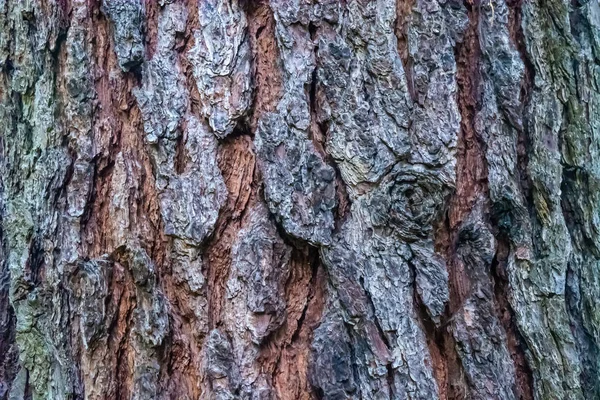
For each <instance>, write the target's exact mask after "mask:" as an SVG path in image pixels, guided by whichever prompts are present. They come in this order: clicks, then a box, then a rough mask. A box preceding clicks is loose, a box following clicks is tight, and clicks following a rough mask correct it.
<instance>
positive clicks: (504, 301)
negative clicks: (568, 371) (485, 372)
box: [491, 236, 533, 400]
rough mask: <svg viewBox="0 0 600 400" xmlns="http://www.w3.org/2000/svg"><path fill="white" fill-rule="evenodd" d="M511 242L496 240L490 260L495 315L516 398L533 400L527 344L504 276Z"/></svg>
mask: <svg viewBox="0 0 600 400" xmlns="http://www.w3.org/2000/svg"><path fill="white" fill-rule="evenodd" d="M509 248H510V242H509V240H508V238H505V237H502V236H496V254H495V255H494V259H493V260H492V265H491V277H492V283H493V285H494V306H495V308H496V315H498V318H499V320H500V323H501V324H502V326H503V328H504V332H505V333H506V339H507V345H508V350H509V352H510V356H511V358H512V361H513V363H514V366H515V375H516V376H515V378H516V383H517V388H516V389H517V395H518V398H519V399H520V400H533V376H532V372H531V368H530V367H529V364H528V362H527V359H526V357H525V350H524V349H525V348H526V344H525V341H524V339H523V337H522V336H521V334H520V333H519V330H518V328H517V325H516V322H515V317H514V310H513V309H512V307H511V305H510V303H509V301H508V300H509V298H510V292H509V282H508V276H507V272H506V264H507V261H508V255H509V254H508V253H509Z"/></svg>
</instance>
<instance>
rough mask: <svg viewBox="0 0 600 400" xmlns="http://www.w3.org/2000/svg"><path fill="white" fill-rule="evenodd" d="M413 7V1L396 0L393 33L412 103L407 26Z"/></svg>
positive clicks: (412, 91) (413, 98)
mask: <svg viewBox="0 0 600 400" xmlns="http://www.w3.org/2000/svg"><path fill="white" fill-rule="evenodd" d="M414 5H415V0H396V21H395V29H394V33H395V34H396V39H397V40H398V54H399V55H400V59H401V60H402V65H403V67H404V73H405V75H406V83H407V86H408V92H409V94H410V97H411V99H412V100H413V101H415V91H414V84H413V78H412V68H413V66H412V58H411V57H409V56H408V51H409V49H408V26H409V21H410V13H411V12H412V8H413V6H414Z"/></svg>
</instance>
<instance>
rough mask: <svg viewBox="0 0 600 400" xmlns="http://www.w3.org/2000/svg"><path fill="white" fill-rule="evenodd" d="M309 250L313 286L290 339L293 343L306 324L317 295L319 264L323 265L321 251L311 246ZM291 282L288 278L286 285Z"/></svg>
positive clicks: (311, 285)
mask: <svg viewBox="0 0 600 400" xmlns="http://www.w3.org/2000/svg"><path fill="white" fill-rule="evenodd" d="M309 252H310V253H312V254H311V255H309V257H310V258H311V262H310V266H311V276H310V281H309V287H310V288H311V291H310V292H309V294H308V298H307V299H306V304H305V305H304V308H303V309H302V314H301V315H300V318H299V319H298V322H297V326H296V329H295V330H294V333H293V334H292V337H291V339H290V344H293V343H294V342H296V341H297V340H298V337H299V336H300V332H301V331H302V328H303V326H304V325H303V324H304V320H305V319H306V313H307V311H308V308H309V306H310V304H311V301H312V299H313V298H314V296H315V291H314V289H312V288H315V287H316V279H317V273H318V270H319V265H321V260H320V257H319V253H318V251H317V250H316V249H310V248H309ZM290 277H291V274H290ZM289 284H290V281H289V280H288V282H286V287H287V286H288V285H289Z"/></svg>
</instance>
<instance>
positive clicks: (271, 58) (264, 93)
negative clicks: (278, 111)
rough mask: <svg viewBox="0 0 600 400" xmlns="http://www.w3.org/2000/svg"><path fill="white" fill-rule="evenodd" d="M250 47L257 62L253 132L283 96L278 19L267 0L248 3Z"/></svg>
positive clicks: (253, 102)
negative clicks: (277, 31)
mask: <svg viewBox="0 0 600 400" xmlns="http://www.w3.org/2000/svg"><path fill="white" fill-rule="evenodd" d="M244 8H245V9H246V15H247V20H248V32H249V36H248V37H249V40H250V48H251V51H252V55H253V59H254V63H253V69H254V84H255V91H254V98H253V101H252V109H251V111H250V116H249V125H250V128H251V130H252V131H255V130H256V126H257V124H258V121H259V119H260V118H261V117H262V115H263V114H264V113H265V112H271V111H274V110H275V108H276V107H277V104H278V102H279V99H280V97H281V94H282V86H283V83H282V76H281V69H280V68H281V65H280V61H279V60H280V57H279V48H278V46H277V41H276V39H275V17H274V15H273V11H272V10H271V7H270V6H269V4H268V1H266V0H252V1H250V0H247V1H245V2H244Z"/></svg>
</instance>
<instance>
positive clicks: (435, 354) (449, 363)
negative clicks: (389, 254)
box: [413, 288, 462, 399]
mask: <svg viewBox="0 0 600 400" xmlns="http://www.w3.org/2000/svg"><path fill="white" fill-rule="evenodd" d="M413 293H414V296H413V302H414V304H415V310H417V317H418V320H419V323H420V324H421V327H422V329H423V332H424V334H425V339H426V341H427V348H428V349H429V354H430V356H431V361H432V364H433V365H432V366H431V368H432V370H433V374H434V378H435V381H436V383H437V386H438V391H439V394H440V399H451V398H452V397H450V396H449V395H450V393H451V389H450V386H449V385H450V384H451V382H449V380H448V379H449V376H448V368H454V369H456V370H460V371H461V373H462V368H461V366H460V365H459V364H455V361H456V357H457V355H456V353H455V351H454V348H453V347H447V346H445V344H444V341H445V340H446V339H445V336H447V335H446V333H447V330H446V329H445V326H444V325H443V324H442V325H439V326H436V324H435V322H434V321H433V320H432V319H431V317H430V316H429V314H428V313H427V307H426V306H425V304H424V303H423V300H422V299H421V296H420V295H419V293H418V291H417V290H416V288H415V290H414V291H413ZM443 318H445V317H443ZM448 350H450V352H448Z"/></svg>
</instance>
